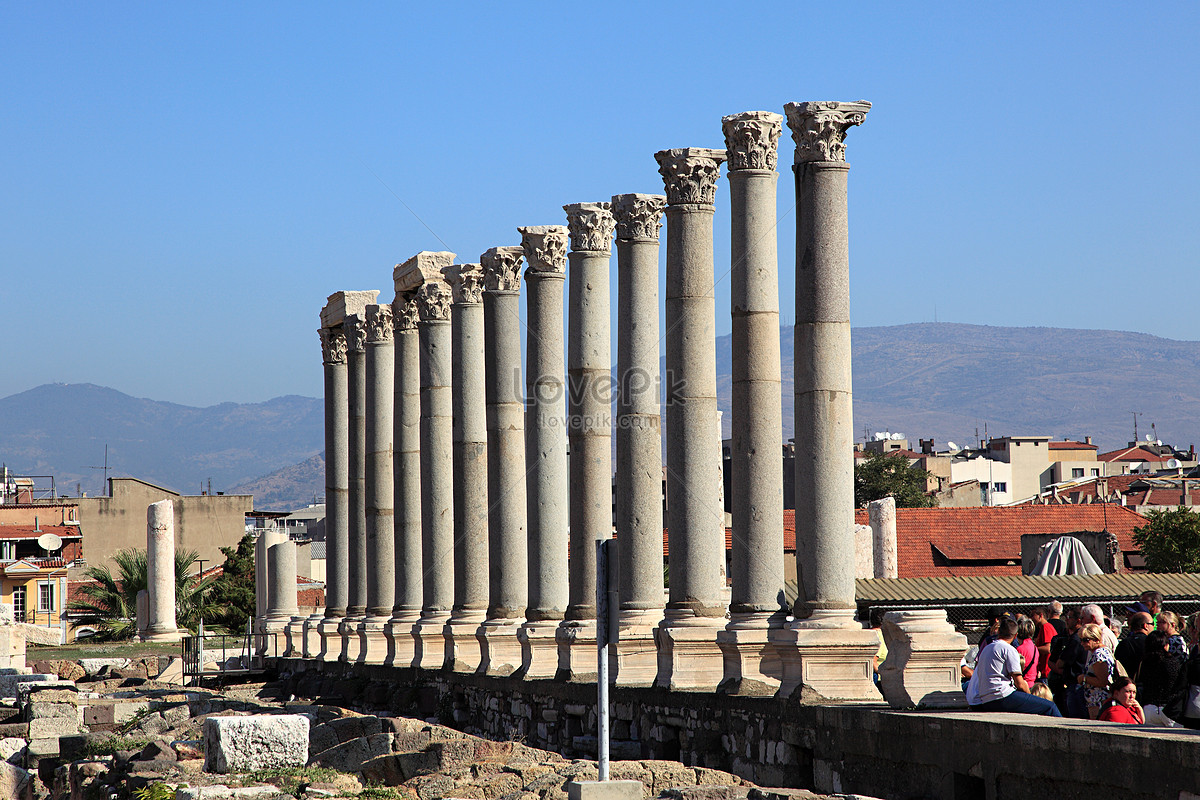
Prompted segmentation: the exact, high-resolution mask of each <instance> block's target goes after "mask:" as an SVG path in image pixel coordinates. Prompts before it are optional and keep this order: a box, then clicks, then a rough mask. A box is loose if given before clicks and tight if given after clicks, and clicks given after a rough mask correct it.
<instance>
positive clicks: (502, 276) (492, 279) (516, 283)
mask: <svg viewBox="0 0 1200 800" xmlns="http://www.w3.org/2000/svg"><path fill="white" fill-rule="evenodd" d="M524 258H525V250H524V249H522V248H521V247H519V246H516V247H493V248H490V249H489V250H488V251H487V252H486V253H484V254H483V255H481V256H480V257H479V262H480V263H481V264H482V265H483V284H484V288H485V289H486V290H487V291H489V292H518V291H520V290H521V261H522V259H524Z"/></svg>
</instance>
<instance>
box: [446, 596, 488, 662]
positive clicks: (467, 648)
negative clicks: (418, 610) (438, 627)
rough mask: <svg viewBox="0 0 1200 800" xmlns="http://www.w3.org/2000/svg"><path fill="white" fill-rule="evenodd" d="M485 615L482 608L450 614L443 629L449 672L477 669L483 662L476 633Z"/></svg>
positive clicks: (481, 650) (481, 649)
mask: <svg viewBox="0 0 1200 800" xmlns="http://www.w3.org/2000/svg"><path fill="white" fill-rule="evenodd" d="M485 617H486V614H485V612H484V611H483V610H482V609H481V610H479V611H464V612H454V613H451V614H450V621H449V622H447V623H446V628H445V630H444V631H443V633H444V635H445V637H446V661H445V667H446V669H448V670H450V671H451V672H470V673H474V672H478V671H479V667H480V665H481V664H482V663H483V648H482V646H481V645H480V644H479V636H478V635H477V634H478V633H479V626H480V625H482V624H483V620H484V618H485Z"/></svg>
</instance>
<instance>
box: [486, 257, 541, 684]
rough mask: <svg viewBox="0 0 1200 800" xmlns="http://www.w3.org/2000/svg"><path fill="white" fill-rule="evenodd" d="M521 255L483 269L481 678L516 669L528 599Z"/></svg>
mask: <svg viewBox="0 0 1200 800" xmlns="http://www.w3.org/2000/svg"><path fill="white" fill-rule="evenodd" d="M524 256H525V251H524V250H522V249H521V248H520V247H493V248H491V249H490V250H488V251H487V252H486V253H484V254H483V255H482V256H480V258H479V260H480V262H481V263H482V264H483V280H484V290H483V327H484V337H483V344H484V349H485V353H484V362H485V373H486V382H487V385H486V387H485V394H486V398H487V440H488V506H489V512H488V566H489V572H490V573H491V579H490V581H489V584H488V611H487V620H486V621H485V622H484V623H483V625H482V626H481V627H480V628H479V642H480V647H481V648H482V650H483V665H482V669H483V671H484V672H485V673H486V674H488V675H495V676H505V675H511V674H512V673H514V672H516V671H517V670H519V669H520V668H521V642H520V641H519V640H518V639H517V630H518V629H519V628H520V625H521V623H522V622H523V621H524V619H525V606H526V605H527V603H528V599H529V576H528V574H527V569H528V564H529V543H528V541H527V540H526V529H525V513H526V509H525V504H526V502H527V501H526V495H525V416H524V415H525V406H524V402H523V399H524V398H523V392H522V382H521V316H520V304H521V272H520V270H521V260H522V259H523V258H524Z"/></svg>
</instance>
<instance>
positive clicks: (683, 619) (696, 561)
mask: <svg viewBox="0 0 1200 800" xmlns="http://www.w3.org/2000/svg"><path fill="white" fill-rule="evenodd" d="M654 157H655V159H656V160H657V161H658V164H659V173H660V174H661V175H662V177H663V183H664V185H665V186H666V190H667V274H666V278H667V282H666V293H667V297H666V328H667V335H666V351H667V352H666V356H667V359H666V365H667V397H666V403H667V409H666V421H667V497H668V498H669V504H668V506H667V528H668V540H669V545H670V547H669V574H670V596H669V598H668V601H667V608H666V612H665V614H664V618H663V623H662V627H660V629H659V638H658V643H659V651H658V653H659V660H658V677H657V680H656V682H657V683H658V684H659V685H660V686H663V687H669V688H671V689H683V690H696V691H711V690H713V689H715V688H716V686H717V684H718V683H720V681H721V677H722V656H721V650H720V648H719V647H717V641H716V637H717V631H718V630H720V629H721V628H723V627H724V625H725V603H724V600H723V593H724V589H725V582H724V579H723V577H722V564H723V563H724V561H725V509H724V508H722V507H721V506H720V505H719V504H718V502H717V492H716V488H717V481H718V474H719V470H718V461H719V458H718V456H719V454H720V452H721V440H720V435H719V433H718V431H717V361H716V329H715V327H714V326H715V319H714V313H715V307H714V299H713V240H712V234H713V229H712V226H713V210H714V209H713V204H714V202H715V200H716V191H717V177H718V175H719V172H720V168H721V162H723V161H724V160H725V151H724V150H708V149H704V148H695V147H689V148H681V149H677V150H663V151H660V152H658V153H655V154H654Z"/></svg>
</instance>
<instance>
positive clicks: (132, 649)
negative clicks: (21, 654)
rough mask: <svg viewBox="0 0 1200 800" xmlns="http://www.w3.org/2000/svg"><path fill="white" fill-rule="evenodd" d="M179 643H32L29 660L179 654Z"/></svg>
mask: <svg viewBox="0 0 1200 800" xmlns="http://www.w3.org/2000/svg"><path fill="white" fill-rule="evenodd" d="M179 654H180V649H179V644H178V643H166V644H164V643H161V642H95V643H91V644H89V643H87V642H86V641H84V642H79V643H75V644H61V645H53V646H51V645H35V644H30V645H29V646H28V649H27V655H26V659H27V660H29V661H51V660H55V661H57V660H62V661H78V660H79V659H81V658H141V657H143V656H177V655H179Z"/></svg>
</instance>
